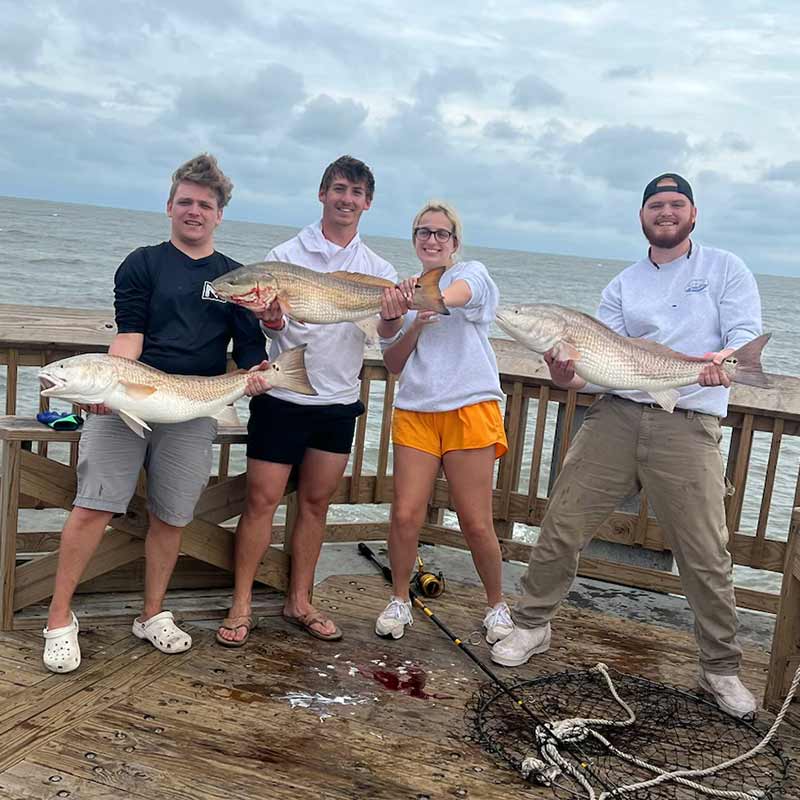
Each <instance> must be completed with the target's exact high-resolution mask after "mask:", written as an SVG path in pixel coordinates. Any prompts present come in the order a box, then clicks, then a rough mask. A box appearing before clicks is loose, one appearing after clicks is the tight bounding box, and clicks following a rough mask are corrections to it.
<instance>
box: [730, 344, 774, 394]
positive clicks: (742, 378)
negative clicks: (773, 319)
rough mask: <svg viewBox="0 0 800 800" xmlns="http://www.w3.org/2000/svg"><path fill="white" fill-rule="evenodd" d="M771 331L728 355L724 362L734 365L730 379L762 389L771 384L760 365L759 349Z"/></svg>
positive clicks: (760, 349)
mask: <svg viewBox="0 0 800 800" xmlns="http://www.w3.org/2000/svg"><path fill="white" fill-rule="evenodd" d="M771 336H772V334H771V333H765V334H763V335H761V336H758V337H756V338H755V339H753V341H752V342H748V343H747V344H745V345H742V346H741V347H740V348H739V349H738V350H735V351H734V352H733V353H731V354H730V356H728V358H727V359H725V360H726V362H728V363H731V364H732V366H734V367H735V370H734V372H733V375H732V380H734V381H736V382H737V383H744V384H747V385H748V386H760V387H762V388H764V389H766V388H769V386H770V385H771V383H770V380H769V378H768V377H767V376H766V375H765V374H764V370H763V369H762V367H761V351H762V350H763V349H764V346H765V345H766V343H767V342H768V341H769V340H770V337H771Z"/></svg>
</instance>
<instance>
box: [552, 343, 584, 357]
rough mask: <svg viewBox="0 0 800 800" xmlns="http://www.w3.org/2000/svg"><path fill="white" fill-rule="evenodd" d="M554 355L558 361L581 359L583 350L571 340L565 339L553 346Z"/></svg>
mask: <svg viewBox="0 0 800 800" xmlns="http://www.w3.org/2000/svg"><path fill="white" fill-rule="evenodd" d="M553 351H554V355H555V357H556V359H557V360H558V361H580V360H581V351H580V350H578V348H577V347H575V345H574V344H572V343H571V342H565V341H564V340H563V339H562V340H561V341H560V342H559V343H558V344H557V345H556V346H555V347H554V348H553Z"/></svg>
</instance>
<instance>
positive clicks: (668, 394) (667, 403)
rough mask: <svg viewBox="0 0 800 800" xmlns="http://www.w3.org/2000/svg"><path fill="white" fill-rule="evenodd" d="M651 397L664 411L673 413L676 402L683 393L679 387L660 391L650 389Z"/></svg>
mask: <svg viewBox="0 0 800 800" xmlns="http://www.w3.org/2000/svg"><path fill="white" fill-rule="evenodd" d="M648 394H649V395H650V397H652V398H653V400H654V401H655V402H656V403H658V404H659V405H660V406H661V408H663V409H664V411H669V413H670V414H671V413H672V412H673V411H674V410H675V403H677V402H678V398H680V396H681V393H680V392H679V391H678V390H677V389H659V390H658V391H655V392H654V391H652V390H650V391H648Z"/></svg>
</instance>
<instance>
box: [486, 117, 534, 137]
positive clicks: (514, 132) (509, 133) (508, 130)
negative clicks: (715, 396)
mask: <svg viewBox="0 0 800 800" xmlns="http://www.w3.org/2000/svg"><path fill="white" fill-rule="evenodd" d="M483 135H484V136H486V137H487V138H489V139H499V140H500V141H505V142H518V141H520V140H521V139H524V138H525V133H524V132H523V131H522V130H521V129H520V128H517V127H516V126H515V125H512V124H511V123H510V122H509V121H508V120H506V119H492V120H489V122H487V123H486V124H485V125H484V126H483Z"/></svg>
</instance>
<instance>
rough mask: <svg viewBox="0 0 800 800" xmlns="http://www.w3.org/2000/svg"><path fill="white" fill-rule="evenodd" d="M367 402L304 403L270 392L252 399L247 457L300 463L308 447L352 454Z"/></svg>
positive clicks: (277, 462)
mask: <svg viewBox="0 0 800 800" xmlns="http://www.w3.org/2000/svg"><path fill="white" fill-rule="evenodd" d="M363 413H364V404H363V403H362V402H361V401H360V400H356V402H355V403H349V404H343V403H337V404H334V405H330V406H304V405H299V404H298V403H290V402H289V401H288V400H279V399H278V398H277V397H271V396H270V395H268V394H259V395H256V396H255V397H252V398H250V420H249V422H248V423H247V457H248V458H255V459H258V460H259V461H271V462H272V463H273V464H300V463H301V462H302V460H303V456H304V455H305V452H306V449H307V448H309V447H311V448H314V449H315V450H325V451H326V452H328V453H349V452H350V450H351V449H352V447H353V434H354V433H355V430H356V418H357V417H360V416H361V415H362V414H363Z"/></svg>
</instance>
